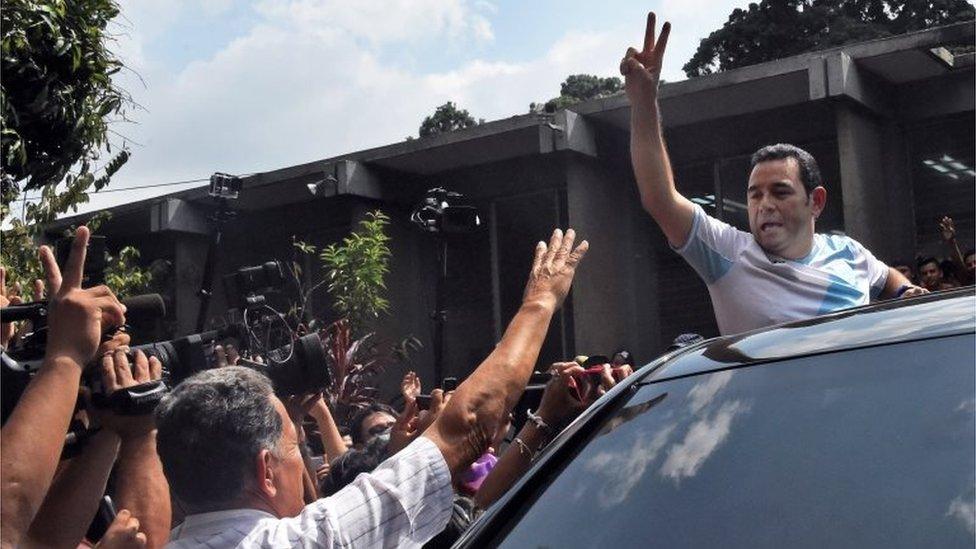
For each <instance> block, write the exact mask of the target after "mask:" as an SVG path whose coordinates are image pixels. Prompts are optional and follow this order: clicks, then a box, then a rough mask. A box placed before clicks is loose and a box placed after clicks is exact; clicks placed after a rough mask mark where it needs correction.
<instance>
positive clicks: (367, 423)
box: [360, 412, 396, 444]
mask: <svg viewBox="0 0 976 549" xmlns="http://www.w3.org/2000/svg"><path fill="white" fill-rule="evenodd" d="M394 423H396V418H395V417H393V416H391V415H390V414H388V413H386V412H373V413H372V414H370V415H368V416H366V419H365V420H363V424H362V428H361V429H362V430H361V431H360V437H361V438H362V441H363V444H366V443H368V442H369V441H371V440H373V439H374V438H376V435H379V434H381V433H383V432H384V431H386V430H387V429H389V428H390V427H393V424H394Z"/></svg>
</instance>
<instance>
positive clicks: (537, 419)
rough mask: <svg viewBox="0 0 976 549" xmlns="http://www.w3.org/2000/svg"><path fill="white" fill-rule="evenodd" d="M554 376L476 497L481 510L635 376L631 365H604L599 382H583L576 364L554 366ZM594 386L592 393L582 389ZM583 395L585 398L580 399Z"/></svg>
mask: <svg viewBox="0 0 976 549" xmlns="http://www.w3.org/2000/svg"><path fill="white" fill-rule="evenodd" d="M550 372H551V373H552V374H553V377H552V379H551V380H549V383H548V384H546V390H545V391H544V392H543V393H542V400H541V401H540V402H539V409H538V410H537V411H536V412H534V413H531V411H530V413H531V415H530V416H529V417H530V420H529V421H527V422H526V423H525V426H524V427H522V430H521V431H519V433H518V435H516V436H515V438H514V439H512V444H510V445H509V446H508V448H507V449H506V450H505V452H504V453H503V454H502V455H501V457H500V458H499V459H498V463H496V464H495V467H494V468H493V469H492V470H491V472H490V473H488V476H487V477H486V478H485V480H484V481H483V482H482V483H481V487H480V488H479V489H478V491H477V493H476V494H475V496H474V501H475V504H477V506H478V507H480V508H482V509H486V508H487V507H488V506H489V505H491V504H492V503H494V502H495V501H497V500H498V498H500V497H501V496H502V495H503V494H504V493H505V492H506V491H508V489H509V488H510V487H511V486H512V485H513V484H514V483H515V481H516V480H518V479H519V477H521V476H522V475H523V474H524V473H525V472H526V471H528V469H529V467H530V466H531V465H532V460H533V459H534V458H535V456H536V455H537V454H538V453H539V451H541V450H542V448H543V447H544V446H545V445H546V444H548V442H549V441H550V440H552V438H553V437H555V436H556V435H557V434H558V433H559V432H560V431H561V430H562V429H563V427H565V426H566V425H568V424H569V423H570V422H571V421H572V420H573V419H575V418H576V416H578V415H579V414H580V413H582V412H583V410H585V409H586V408H587V407H588V406H589V405H590V404H592V403H593V402H594V401H595V400H596V399H597V398H599V397H600V396H602V395H603V394H604V393H605V392H606V391H608V390H610V389H611V388H613V386H614V385H616V384H617V383H619V382H620V381H622V380H623V379H624V378H626V377H627V376H629V375H631V374H633V373H634V370H633V368H631V367H630V366H629V365H626V364H624V365H622V366H617V367H611V365H610V364H604V365H603V372H601V373H600V375H599V376H598V378H597V379H592V380H586V379H584V378H583V374H584V372H585V370H584V368H583V367H582V366H580V365H579V364H577V363H575V362H557V363H555V364H553V365H552V368H551V369H550ZM590 383H592V384H593V387H592V389H591V388H586V387H583V388H581V385H585V384H590ZM581 393H582V394H583V395H584V396H583V398H582V399H581V398H580V395H581Z"/></svg>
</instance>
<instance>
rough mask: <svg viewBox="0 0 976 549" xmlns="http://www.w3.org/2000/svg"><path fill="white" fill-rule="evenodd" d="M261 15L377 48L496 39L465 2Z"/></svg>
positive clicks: (299, 0) (285, 7)
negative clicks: (436, 39) (441, 39)
mask: <svg viewBox="0 0 976 549" xmlns="http://www.w3.org/2000/svg"><path fill="white" fill-rule="evenodd" d="M256 9H257V11H258V13H260V14H262V15H263V16H264V17H266V18H267V19H269V20H274V21H280V22H283V23H286V24H288V25H290V26H292V27H294V28H295V29H298V30H300V31H307V30H314V29H320V28H338V29H342V30H343V31H345V32H348V33H349V34H350V35H352V36H353V37H356V38H362V39H365V40H367V41H368V42H369V43H371V44H372V45H380V44H387V43H390V42H403V41H414V40H420V39H429V38H430V37H431V36H440V35H446V36H449V37H451V38H461V37H465V36H474V37H475V38H478V39H482V40H490V39H491V38H492V37H493V33H492V31H491V24H490V23H489V22H488V20H487V19H485V17H484V16H482V15H481V14H480V13H478V11H477V7H475V6H472V5H469V3H468V2H465V1H464V0H264V1H262V2H260V3H259V4H258V5H257V6H256Z"/></svg>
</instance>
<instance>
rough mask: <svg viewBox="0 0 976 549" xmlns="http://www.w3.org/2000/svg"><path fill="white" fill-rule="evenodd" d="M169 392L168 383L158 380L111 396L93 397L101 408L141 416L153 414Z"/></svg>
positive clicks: (122, 390)
mask: <svg viewBox="0 0 976 549" xmlns="http://www.w3.org/2000/svg"><path fill="white" fill-rule="evenodd" d="M167 392H169V387H167V386H166V383H164V382H163V380H161V379H157V380H155V381H147V382H146V383H140V384H139V385H133V386H132V387H126V388H124V389H119V390H118V391H115V392H114V393H112V394H111V395H109V396H105V395H101V394H96V395H93V397H92V403H93V404H94V405H95V406H98V407H99V408H109V409H111V410H112V411H113V412H115V413H116V414H119V415H123V416H141V415H146V414H151V413H152V412H153V410H155V409H156V406H157V405H158V404H159V401H160V400H162V399H163V396H164V395H165V394H166V393H167Z"/></svg>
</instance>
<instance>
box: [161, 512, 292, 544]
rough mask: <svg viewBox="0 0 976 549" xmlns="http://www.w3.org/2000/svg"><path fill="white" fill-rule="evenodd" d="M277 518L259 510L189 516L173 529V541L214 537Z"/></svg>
mask: <svg viewBox="0 0 976 549" xmlns="http://www.w3.org/2000/svg"><path fill="white" fill-rule="evenodd" d="M266 518H271V519H273V518H275V516H274V515H272V514H271V513H268V512H266V511H261V510H258V509H228V510H226V511H212V512H209V513H196V514H193V515H187V516H186V518H185V519H184V520H183V523H182V524H180V525H179V526H177V527H176V528H174V529H173V532H172V535H171V536H170V537H171V539H174V540H175V539H180V538H194V537H201V536H202V537H207V536H213V535H216V534H219V533H221V532H223V531H224V530H227V529H228V528H230V527H232V526H240V525H241V524H242V523H249V524H254V523H257V522H258V521H259V520H261V519H266Z"/></svg>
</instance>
